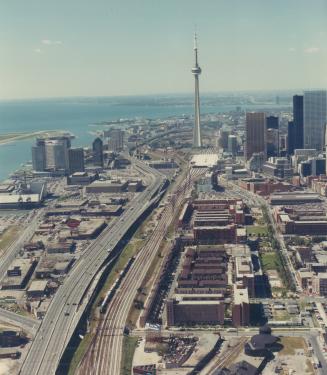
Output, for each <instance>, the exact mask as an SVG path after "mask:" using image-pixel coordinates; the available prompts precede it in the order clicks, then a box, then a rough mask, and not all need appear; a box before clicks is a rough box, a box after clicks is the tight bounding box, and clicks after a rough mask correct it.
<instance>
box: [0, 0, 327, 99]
mask: <svg viewBox="0 0 327 375" xmlns="http://www.w3.org/2000/svg"><path fill="white" fill-rule="evenodd" d="M0 25H1V27H0V99H17V98H43V97H66V96H118V95H148V94H166V93H167V94H168V93H191V92H192V90H193V85H194V82H193V78H192V74H191V71H190V70H191V68H192V65H193V34H194V30H195V29H196V30H197V33H198V42H199V64H200V66H201V68H202V75H201V77H200V89H201V91H202V92H208V93H209V92H219V91H240V90H274V89H280V90H283V89H296V90H298V89H312V88H326V87H327V0H311V1H310V0H273V1H271V0H196V1H194V0H92V1H91V0H56V1H50V0H29V1H21V0H2V1H0Z"/></svg>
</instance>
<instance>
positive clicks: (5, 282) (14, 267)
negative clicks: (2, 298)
mask: <svg viewBox="0 0 327 375" xmlns="http://www.w3.org/2000/svg"><path fill="white" fill-rule="evenodd" d="M36 265H37V261H36V260H34V259H30V258H28V259H25V258H16V259H15V260H14V261H13V262H12V263H11V265H10V267H9V268H8V270H7V274H6V276H5V277H4V278H3V279H2V281H1V289H3V290H5V289H24V288H25V287H26V285H27V283H28V282H29V280H30V278H31V276H32V274H33V272H34V269H35V267H36Z"/></svg>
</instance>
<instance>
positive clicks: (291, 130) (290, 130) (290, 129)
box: [287, 121, 303, 155]
mask: <svg viewBox="0 0 327 375" xmlns="http://www.w3.org/2000/svg"><path fill="white" fill-rule="evenodd" d="M295 130H296V129H295V126H294V121H289V122H288V126H287V153H288V155H293V154H294V150H295ZM302 148H303V147H302Z"/></svg>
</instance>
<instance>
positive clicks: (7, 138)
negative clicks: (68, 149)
mask: <svg viewBox="0 0 327 375" xmlns="http://www.w3.org/2000/svg"><path fill="white" fill-rule="evenodd" d="M58 133H60V130H38V131H35V132H28V133H24V132H23V133H12V134H8V135H1V134H0V146H3V145H6V144H9V143H13V142H16V141H23V140H26V139H30V138H34V137H37V136H40V135H55V134H58Z"/></svg>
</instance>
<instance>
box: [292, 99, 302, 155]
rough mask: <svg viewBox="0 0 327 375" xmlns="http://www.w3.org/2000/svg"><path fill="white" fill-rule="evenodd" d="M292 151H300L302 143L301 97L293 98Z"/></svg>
mask: <svg viewBox="0 0 327 375" xmlns="http://www.w3.org/2000/svg"><path fill="white" fill-rule="evenodd" d="M293 124H294V149H302V148H303V147H304V143H303V95H294V96H293Z"/></svg>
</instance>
